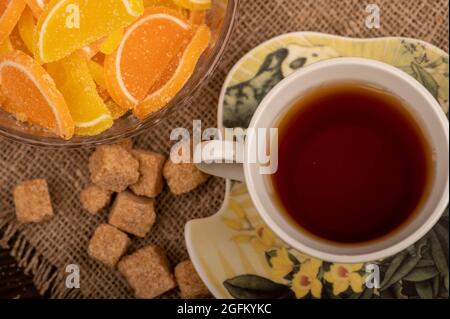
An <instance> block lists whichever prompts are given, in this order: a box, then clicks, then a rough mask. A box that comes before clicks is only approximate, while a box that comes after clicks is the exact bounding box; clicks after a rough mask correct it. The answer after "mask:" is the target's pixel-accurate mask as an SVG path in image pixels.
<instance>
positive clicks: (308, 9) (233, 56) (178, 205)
mask: <svg viewBox="0 0 450 319" xmlns="http://www.w3.org/2000/svg"><path fill="white" fill-rule="evenodd" d="M369 3H376V4H378V5H379V7H380V8H381V28H380V29H368V28H366V27H365V24H364V21H365V19H366V17H367V15H368V13H367V12H366V11H365V8H366V6H367V5H368V4H369ZM448 10H449V9H448V1H447V0H414V1H411V0H335V1H331V0H242V1H241V6H240V12H239V19H238V22H237V27H236V28H235V30H234V33H233V35H232V38H231V42H230V44H229V46H228V49H227V50H226V52H225V54H224V57H223V59H222V61H221V63H220V65H219V67H218V69H217V70H216V72H215V74H214V75H213V77H212V78H211V79H210V81H209V82H207V83H204V84H203V87H202V88H201V89H200V90H199V91H198V92H197V93H196V95H195V99H194V102H193V103H192V105H191V106H190V107H186V108H184V109H182V110H181V111H180V112H178V113H176V114H173V115H172V116H170V117H169V118H168V119H166V120H165V121H163V122H162V123H161V124H160V125H159V126H157V127H155V128H153V129H151V130H149V131H147V132H146V133H145V134H144V135H142V136H140V137H138V138H136V139H135V144H136V146H137V147H139V148H145V149H151V150H154V151H159V152H163V153H167V152H168V150H169V148H170V146H171V143H170V141H169V132H170V130H171V128H174V127H180V126H181V127H191V126H192V120H193V119H201V120H202V121H203V127H210V126H215V125H216V107H217V100H218V97H219V92H220V89H221V86H222V83H223V81H224V78H225V76H226V74H227V72H228V71H229V70H230V68H231V67H232V66H233V64H234V63H235V62H236V61H237V60H238V59H239V58H240V57H241V56H242V55H244V54H245V53H246V52H247V51H249V50H251V49H252V48H253V47H255V46H256V45H258V44H260V43H261V42H263V41H265V40H267V39H269V38H271V37H273V36H276V35H280V34H283V33H286V32H291V31H318V32H326V33H331V34H338V35H343V36H351V37H380V36H405V37H412V38H418V39H422V40H425V41H428V42H431V43H433V44H435V45H437V46H439V47H440V48H442V49H444V50H445V51H448ZM91 152H92V150H72V151H57V150H48V149H38V148H34V147H30V146H25V145H20V144H17V143H14V142H10V141H7V140H4V139H1V138H0V209H1V211H0V231H1V233H0V239H2V240H1V244H2V245H4V246H8V247H9V248H10V249H11V252H12V254H13V256H14V257H15V258H16V259H17V260H18V262H19V263H20V265H22V266H23V267H25V269H26V271H27V272H29V273H31V274H33V276H34V281H35V283H36V285H37V287H38V289H39V290H40V291H41V293H46V295H48V296H50V297H54V298H63V297H66V298H67V297H73V298H131V297H132V296H133V295H132V291H130V289H129V288H128V286H127V284H126V282H125V281H124V279H123V278H121V276H120V275H119V274H118V273H117V272H115V271H111V270H109V269H107V268H106V267H103V266H101V265H99V264H98V263H97V262H95V261H92V260H91V259H90V258H88V256H87V254H86V247H87V244H88V240H89V238H90V236H91V235H92V233H93V231H94V229H95V228H96V227H97V225H98V224H99V223H101V222H105V221H106V219H107V212H106V211H105V212H104V213H102V214H100V215H99V216H98V217H92V216H90V215H89V214H87V213H85V212H83V210H82V208H81V206H80V203H79V193H80V191H81V189H82V188H83V187H84V186H85V185H86V183H87V182H88V181H89V175H88V171H87V160H88V157H89V155H90V153H91ZM32 178H46V179H47V180H48V182H49V185H50V192H51V197H52V200H53V205H54V208H55V211H56V217H55V218H53V220H51V221H50V222H48V223H43V224H41V225H33V226H20V225H18V223H17V222H16V221H15V217H14V205H13V201H12V189H13V187H14V185H15V184H16V183H17V182H18V181H21V180H27V179H32ZM224 192H225V183H224V181H223V180H220V179H211V180H210V181H209V182H208V183H207V184H206V185H204V186H203V187H201V188H200V189H197V190H196V191H194V192H193V193H191V194H188V195H185V196H181V197H175V196H173V195H171V194H170V193H169V192H168V191H167V190H166V191H165V192H164V194H162V195H161V196H160V197H159V198H158V201H157V214H158V217H157V224H156V226H155V228H154V229H153V230H152V232H151V234H150V235H149V236H148V237H147V238H145V239H141V240H134V241H133V244H132V247H131V251H133V250H135V249H137V248H139V247H142V246H144V245H146V244H149V243H155V244H158V245H160V246H161V247H163V248H165V249H166V250H167V252H168V256H169V259H170V261H171V263H172V264H173V265H175V264H176V263H177V262H179V261H181V260H183V259H185V258H187V252H186V249H185V244H184V234H183V228H184V225H185V223H186V221H188V220H190V219H194V218H200V217H206V216H210V215H212V214H214V213H215V212H216V211H217V210H218V209H219V207H220V205H221V203H222V201H223V197H224ZM68 264H78V265H79V266H80V268H81V276H82V277H81V289H74V290H68V289H66V288H65V275H66V273H65V267H66V265H68ZM177 296H178V293H177V291H176V290H174V291H172V292H170V293H168V294H166V295H165V296H163V297H177Z"/></svg>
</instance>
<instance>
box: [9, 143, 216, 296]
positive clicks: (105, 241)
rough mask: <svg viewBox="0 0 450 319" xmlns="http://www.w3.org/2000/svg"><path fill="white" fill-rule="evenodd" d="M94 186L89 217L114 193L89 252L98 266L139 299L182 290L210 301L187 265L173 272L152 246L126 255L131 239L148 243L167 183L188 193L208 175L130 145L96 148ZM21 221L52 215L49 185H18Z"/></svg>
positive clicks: (86, 195) (84, 198) (85, 201)
mask: <svg viewBox="0 0 450 319" xmlns="http://www.w3.org/2000/svg"><path fill="white" fill-rule="evenodd" d="M89 171H90V178H91V183H90V184H89V185H88V186H87V187H86V188H85V189H84V190H83V191H82V192H81V194H80V200H81V203H82V205H83V207H84V208H85V209H86V210H87V211H88V212H89V213H90V214H94V215H95V214H98V213H100V212H101V211H102V210H103V209H104V208H105V207H107V206H108V205H109V204H110V202H111V199H112V196H113V194H114V193H117V196H116V197H115V200H114V202H113V203H112V206H111V209H110V212H109V216H108V223H107V224H101V225H99V226H98V227H97V228H96V230H95V232H94V234H93V235H92V237H91V240H90V242H89V245H88V248H87V253H88V255H89V256H90V257H92V258H93V259H95V260H96V261H98V262H100V263H102V264H104V265H106V266H108V267H110V268H112V269H116V268H117V269H118V271H119V272H120V273H121V274H122V275H123V276H124V277H125V279H126V280H127V282H128V283H129V285H130V286H131V287H132V288H133V290H134V293H135V296H136V298H155V297H158V296H160V295H162V294H164V293H165V292H167V291H169V290H171V289H173V288H175V287H177V286H178V287H179V289H180V291H181V296H182V297H183V298H186V299H196V298H206V297H208V296H209V291H208V289H207V288H206V287H205V286H204V284H203V282H202V281H201V279H200V278H199V276H198V274H197V273H196V271H195V269H194V267H193V265H192V262H191V261H189V260H187V261H184V262H181V263H180V264H178V265H177V266H176V267H175V270H174V272H173V271H172V268H171V267H170V264H169V262H168V259H167V257H166V253H165V252H164V250H163V249H162V248H160V247H158V246H155V245H150V246H147V247H144V248H141V249H139V250H137V251H136V252H134V253H132V254H130V255H126V253H127V250H128V247H129V245H130V243H131V240H132V238H133V236H135V237H139V238H144V237H146V236H147V235H148V234H149V233H150V232H151V229H152V227H153V225H154V224H155V221H156V213H155V201H156V197H157V196H158V195H159V194H160V193H161V192H162V191H163V188H164V183H165V182H167V185H168V187H169V189H170V191H171V192H172V193H174V194H175V195H181V194H185V193H188V192H190V191H192V190H194V189H195V188H197V187H198V186H200V185H202V184H203V183H205V182H206V181H207V180H208V178H209V176H208V175H206V174H204V173H202V172H201V171H199V170H198V169H197V168H196V167H195V165H194V164H189V163H183V164H175V163H173V162H172V161H171V160H170V158H169V159H167V158H166V157H165V156H164V155H162V154H158V153H155V152H151V151H147V150H139V149H133V146H132V143H131V141H128V140H127V141H126V142H123V143H120V144H114V145H102V146H98V147H97V148H96V150H95V152H94V153H93V154H92V155H91V157H90V159H89ZM14 200H15V205H16V215H17V219H18V220H19V221H21V222H31V223H36V222H41V221H45V220H47V219H49V218H51V217H52V216H53V209H52V205H51V200H50V195H49V192H48V186H47V182H46V181H45V180H34V181H26V182H22V183H19V184H18V185H17V186H16V188H15V190H14Z"/></svg>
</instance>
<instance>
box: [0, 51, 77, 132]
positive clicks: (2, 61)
mask: <svg viewBox="0 0 450 319" xmlns="http://www.w3.org/2000/svg"><path fill="white" fill-rule="evenodd" d="M0 83H1V91H2V94H3V95H4V97H5V98H6V100H7V102H6V103H5V104H4V105H3V107H4V109H5V110H6V111H7V112H9V113H12V114H14V115H15V116H16V117H17V118H18V119H21V120H23V121H27V122H30V123H33V124H37V125H40V126H42V127H44V128H46V129H48V130H49V131H51V132H53V133H55V134H57V135H58V136H60V137H62V138H64V139H70V138H71V137H72V136H73V134H74V130H75V127H74V122H73V119H72V116H71V114H70V112H69V108H68V107H67V104H66V102H65V100H64V97H63V95H62V94H61V92H59V91H58V89H57V88H56V84H55V82H54V81H53V79H52V78H51V77H50V75H49V74H48V73H47V72H46V71H45V69H44V68H42V66H40V65H39V64H38V63H37V62H36V61H35V60H33V59H32V58H31V57H29V56H28V55H26V54H25V53H23V52H21V51H13V52H10V53H7V54H6V55H3V56H1V57H0Z"/></svg>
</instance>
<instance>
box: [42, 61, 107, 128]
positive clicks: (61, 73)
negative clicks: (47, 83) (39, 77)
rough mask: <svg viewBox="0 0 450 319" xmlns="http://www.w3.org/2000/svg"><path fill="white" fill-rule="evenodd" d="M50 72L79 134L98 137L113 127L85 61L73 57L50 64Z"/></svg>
mask: <svg viewBox="0 0 450 319" xmlns="http://www.w3.org/2000/svg"><path fill="white" fill-rule="evenodd" d="M47 70H48V72H49V74H50V75H51V76H52V78H53V79H54V81H55V83H56V86H57V88H58V89H59V90H60V92H61V93H62V94H63V95H64V98H65V100H66V101H67V105H68V107H69V110H70V113H71V114H72V118H73V120H74V123H75V134H76V135H83V136H93V135H97V134H100V133H102V132H103V131H105V130H107V129H109V128H110V127H111V126H112V125H113V120H112V118H111V115H110V113H109V111H108V108H107V107H106V105H105V103H104V102H103V100H102V99H101V97H100V96H99V95H98V93H97V87H96V85H95V82H94V80H93V79H92V76H91V74H90V72H89V67H88V65H87V62H86V60H85V59H83V58H81V57H79V56H77V55H72V56H70V57H68V58H65V59H63V60H61V61H58V62H54V63H51V64H49V65H47Z"/></svg>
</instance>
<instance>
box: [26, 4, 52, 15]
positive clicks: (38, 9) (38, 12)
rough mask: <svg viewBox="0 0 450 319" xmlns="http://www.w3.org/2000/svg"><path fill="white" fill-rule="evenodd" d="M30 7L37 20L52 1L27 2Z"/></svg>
mask: <svg viewBox="0 0 450 319" xmlns="http://www.w3.org/2000/svg"><path fill="white" fill-rule="evenodd" d="M25 2H26V3H27V5H28V7H30V9H31V12H33V15H34V16H35V17H36V18H39V16H40V15H41V13H42V11H43V10H44V8H45V6H46V5H47V4H48V3H49V2H50V0H25Z"/></svg>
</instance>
